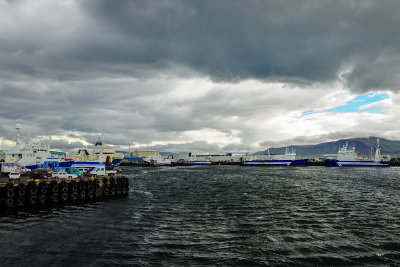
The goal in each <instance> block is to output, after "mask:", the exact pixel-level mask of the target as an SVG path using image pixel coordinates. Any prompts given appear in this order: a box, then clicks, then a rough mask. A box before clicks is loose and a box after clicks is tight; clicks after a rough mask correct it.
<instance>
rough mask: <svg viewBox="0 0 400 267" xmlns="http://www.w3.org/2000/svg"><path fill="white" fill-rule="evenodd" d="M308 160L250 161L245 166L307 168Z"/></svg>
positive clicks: (244, 163)
mask: <svg viewBox="0 0 400 267" xmlns="http://www.w3.org/2000/svg"><path fill="white" fill-rule="evenodd" d="M307 161H308V160H307V159H297V160H248V161H244V162H243V164H242V165H243V166H265V167H269V166H271V167H273V166H306V163H307Z"/></svg>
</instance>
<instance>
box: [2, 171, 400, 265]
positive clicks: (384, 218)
mask: <svg viewBox="0 0 400 267" xmlns="http://www.w3.org/2000/svg"><path fill="white" fill-rule="evenodd" d="M122 174H124V175H125V176H126V177H128V178H129V181H130V186H131V187H130V193H129V196H127V197H125V198H122V199H116V200H110V201H106V202H99V203H91V204H82V205H79V206H63V207H59V208H54V209H52V210H47V211H38V212H36V213H25V212H19V213H16V214H9V215H3V216H2V217H0V247H1V249H0V262H1V265H2V266H6V265H18V266H20V265H29V266H48V265H53V266H68V265H76V266H102V265H136V266H154V265H157V266H159V265H165V266H174V265H175V266H176V265H184V266H188V265H233V266H241V265H250V266H258V265H260V266H263V265H353V264H355V265H381V264H383V265H396V264H400V230H399V229H400V168H395V167H393V168H326V167H305V168H304V167H303V168H302V167H298V168H297V167H273V168H265V167H240V166H185V167H174V168H171V167H160V168H143V167H136V168H135V167H124V168H123V171H122Z"/></svg>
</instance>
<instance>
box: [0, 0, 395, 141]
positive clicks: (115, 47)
mask: <svg viewBox="0 0 400 267" xmlns="http://www.w3.org/2000/svg"><path fill="white" fill-rule="evenodd" d="M43 3H44V4H43ZM43 3H42V2H36V1H8V2H6V1H4V0H0V7H1V8H2V9H3V11H2V10H0V14H2V16H1V17H0V95H1V97H0V125H1V127H0V134H1V136H5V137H7V138H10V136H11V135H12V131H10V129H11V128H12V125H14V124H15V123H22V124H24V127H25V132H30V133H31V134H32V135H35V134H36V135H41V134H43V133H46V134H63V133H65V131H72V132H81V133H84V134H83V135H82V136H83V138H84V139H85V140H87V141H90V142H92V141H93V140H95V135H93V134H94V133H98V134H102V135H103V136H104V137H106V138H107V139H108V142H110V143H113V144H115V145H126V144H128V143H130V142H132V141H133V140H132V138H133V139H134V140H135V141H136V142H141V143H151V141H152V140H163V138H165V140H173V139H174V137H175V136H177V133H178V132H182V131H192V130H199V129H203V128H211V129H214V130H217V131H220V132H227V133H229V132H230V131H232V130H233V129H234V130H238V131H239V132H240V133H239V134H238V135H239V137H240V138H242V140H245V139H246V140H249V139H251V137H252V125H251V124H246V122H248V121H249V120H250V119H252V118H253V117H254V114H256V113H261V112H263V113H265V114H268V116H270V117H273V116H274V115H278V114H279V113H282V112H290V111H293V110H296V111H298V110H302V109H301V105H303V104H304V101H307V99H305V98H300V99H296V100H291V101H286V100H285V99H284V98H280V97H276V98H273V97H272V96H271V95H263V94H262V93H260V92H262V90H269V89H268V88H267V87H266V88H265V89H263V88H259V91H254V92H253V91H252V92H249V93H248V92H247V91H246V90H243V91H239V92H238V91H237V90H236V91H234V90H230V89H229V88H225V89H223V90H222V89H221V88H219V87H218V88H216V89H215V90H214V91H210V92H207V93H206V94H204V95H203V96H200V97H193V98H190V97H189V98H185V99H183V100H179V99H173V98H170V97H169V95H168V93H169V92H170V91H172V90H173V89H174V86H175V85H176V84H174V82H171V81H168V78H166V79H163V78H160V77H175V78H176V77H178V78H188V77H192V78H193V77H196V76H201V77H210V79H212V80H213V81H228V82H230V84H233V85H234V84H235V83H238V82H240V81H242V80H247V79H258V80H266V81H281V82H286V83H292V84H299V83H301V84H302V87H303V88H306V87H307V85H312V84H315V83H329V82H332V81H336V80H337V79H338V77H339V78H340V79H342V80H343V82H344V84H345V86H347V87H348V88H349V89H350V90H353V91H356V92H358V91H367V90H377V89H389V90H392V91H397V90H398V88H400V87H399V82H400V77H399V74H398V73H400V72H399V66H400V57H399V55H400V53H399V52H400V51H399V50H400V40H399V38H400V37H399V36H400V28H399V27H398V25H400V23H399V22H400V16H398V10H400V2H399V1H394V0H393V1H390V0H387V1H368V0H359V1H347V0H346V1H344V0H343V1H340V0H335V1H321V0H307V1H306V0H292V1H265V0H263V1H261V0H260V1H257V0H252V1H231V0H229V1H228V0H219V1H209V0H205V1H183V0H182V1H179V0H163V1H124V0H120V1H105V0H99V1H84V0H81V1H72V0H71V1H60V2H55V1H54V2H52V1H49V2H43ZM31 8H32V10H31ZM1 12H3V13H1ZM124 79H126V80H124ZM164 81H167V82H164ZM311 87H312V86H311ZM311 87H307V88H311ZM191 90H194V89H193V88H190V87H188V88H187V91H191ZM197 90H199V89H197ZM279 90H285V88H280V89H279ZM254 95H257V96H258V97H255V96H254ZM310 101H317V100H316V99H313V100H310ZM232 117H235V118H236V119H232V120H229V119H230V118H232ZM256 141H257V140H252V142H253V143H254V142H256ZM243 142H245V141H243ZM59 144H60V145H62V144H63V143H62V142H60V143H59ZM196 144H200V145H199V146H198V147H199V148H200V147H203V148H205V146H204V145H203V144H201V143H196ZM65 147H68V148H69V147H70V145H65ZM166 147H167V148H170V147H169V146H166ZM177 147H179V146H177ZM183 147H185V146H184V145H182V148H183ZM244 147H247V146H245V145H244V146H242V145H240V144H237V145H232V146H227V147H226V149H244Z"/></svg>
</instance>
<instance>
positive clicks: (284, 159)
mask: <svg viewBox="0 0 400 267" xmlns="http://www.w3.org/2000/svg"><path fill="white" fill-rule="evenodd" d="M267 151H268V154H266V155H256V156H250V157H249V158H248V160H245V161H244V162H243V163H242V166H305V165H306V163H307V161H308V159H296V152H294V151H292V152H290V151H289V148H286V150H285V154H279V155H271V154H270V152H269V149H268V150H267Z"/></svg>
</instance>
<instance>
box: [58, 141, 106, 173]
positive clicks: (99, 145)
mask: <svg viewBox="0 0 400 267" xmlns="http://www.w3.org/2000/svg"><path fill="white" fill-rule="evenodd" d="M104 165H105V166H107V167H108V169H112V159H111V158H110V157H107V158H106V156H105V155H104V154H103V142H102V141H101V140H100V138H99V139H98V140H97V142H96V143H95V145H94V147H93V149H92V152H91V153H89V151H88V150H87V149H85V148H81V149H79V150H78V152H77V153H76V154H75V157H74V159H73V160H69V161H64V162H61V163H60V167H71V168H76V169H94V168H97V167H99V166H104Z"/></svg>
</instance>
